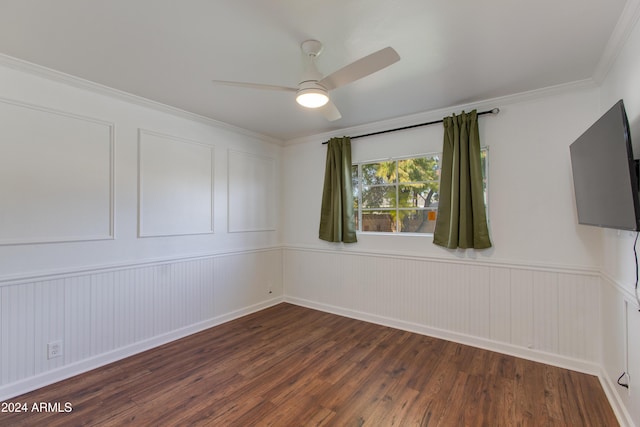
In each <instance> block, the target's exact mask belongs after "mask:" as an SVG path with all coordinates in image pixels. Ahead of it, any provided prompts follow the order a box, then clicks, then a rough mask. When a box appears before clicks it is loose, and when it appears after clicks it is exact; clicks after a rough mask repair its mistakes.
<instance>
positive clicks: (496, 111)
mask: <svg viewBox="0 0 640 427" xmlns="http://www.w3.org/2000/svg"><path fill="white" fill-rule="evenodd" d="M499 112H500V109H499V108H494V109H493V110H491V114H498V113H499Z"/></svg>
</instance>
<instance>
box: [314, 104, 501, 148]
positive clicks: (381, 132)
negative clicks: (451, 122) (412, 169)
mask: <svg viewBox="0 0 640 427" xmlns="http://www.w3.org/2000/svg"><path fill="white" fill-rule="evenodd" d="M499 112H500V109H499V108H493V109H491V110H487V111H482V112H480V113H478V115H479V116H482V115H484V114H498V113H499ZM443 121H444V119H443V120H434V121H432V122H426V123H418V124H417V125H411V126H404V127H401V128H395V129H387V130H381V131H379V132H372V133H367V134H364V135H356V136H352V137H351V139H356V138H364V137H365V136H373V135H380V134H383V133H389V132H396V131H399V130H405V129H411V128H417V127H420V126H429V125H435V124H438V123H442V122H443ZM327 142H329V141H325V142H323V144H326V143H327Z"/></svg>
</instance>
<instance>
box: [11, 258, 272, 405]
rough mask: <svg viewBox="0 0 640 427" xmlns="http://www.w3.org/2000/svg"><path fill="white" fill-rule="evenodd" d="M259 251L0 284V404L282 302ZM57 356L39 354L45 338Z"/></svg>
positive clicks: (266, 260) (269, 263)
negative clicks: (58, 349) (55, 348)
mask: <svg viewBox="0 0 640 427" xmlns="http://www.w3.org/2000/svg"><path fill="white" fill-rule="evenodd" d="M282 294H283V289H282V250H281V248H279V247H277V248H266V249H260V250H246V251H239V252H233V253H222V254H215V255H207V256H198V257H190V258H182V259H175V260H162V261H155V262H147V263H138V264H133V265H123V266H111V267H103V268H95V269H85V270H83V271H69V272H64V273H56V274H51V275H46V274H45V275H39V276H38V277H32V278H29V277H23V278H15V277H14V278H11V279H6V280H3V281H0V400H4V399H7V398H10V397H15V396H17V395H19V394H22V393H25V392H27V391H30V390H33V389H35V388H38V387H41V386H44V385H47V384H50V383H53V382H56V381H59V380H62V379H64V378H68V377H70V376H72V375H76V374H78V373H81V372H86V371H88V370H90V369H93V368H96V367H98V366H101V365H104V364H106V363H109V362H112V361H115V360H118V359H122V358H124V357H127V356H130V355H132V354H135V353H138V352H141V351H144V350H147V349H149V348H152V347H156V346H158V345H161V344H164V343H166V342H169V341H173V340H175V339H178V338H181V337H183V336H186V335H189V334H192V333H195V332H198V331H200V330H203V329H206V328H209V327H211V326H214V325H217V324H220V323H223V322H226V321H229V320H231V319H234V318H236V317H240V316H243V315H246V314H248V313H251V312H254V311H257V310H260V309H263V308H266V307H268V306H270V305H274V304H276V303H279V302H281V301H282ZM56 341H60V342H61V343H62V355H61V356H60V357H57V358H52V359H48V357H47V356H48V355H47V344H48V343H51V342H56Z"/></svg>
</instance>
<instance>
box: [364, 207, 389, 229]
mask: <svg viewBox="0 0 640 427" xmlns="http://www.w3.org/2000/svg"><path fill="white" fill-rule="evenodd" d="M395 229H396V213H395V211H363V212H362V231H379V232H387V233H392V232H394V231H396V230H395Z"/></svg>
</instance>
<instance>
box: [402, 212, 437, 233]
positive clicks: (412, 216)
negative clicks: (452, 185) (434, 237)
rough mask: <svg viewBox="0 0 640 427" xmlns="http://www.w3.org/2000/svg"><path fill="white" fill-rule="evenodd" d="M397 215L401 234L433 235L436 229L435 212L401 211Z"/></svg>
mask: <svg viewBox="0 0 640 427" xmlns="http://www.w3.org/2000/svg"><path fill="white" fill-rule="evenodd" d="M398 214H399V215H400V231H401V232H403V233H433V230H434V229H435V227H436V211H435V210H432V209H430V210H427V209H419V210H401V211H400V212H399V213H398Z"/></svg>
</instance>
